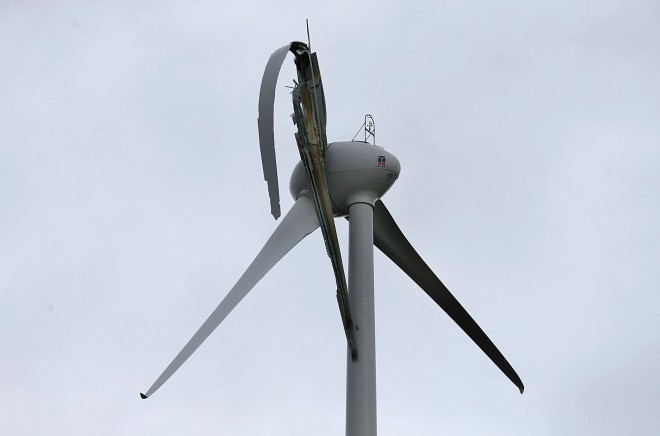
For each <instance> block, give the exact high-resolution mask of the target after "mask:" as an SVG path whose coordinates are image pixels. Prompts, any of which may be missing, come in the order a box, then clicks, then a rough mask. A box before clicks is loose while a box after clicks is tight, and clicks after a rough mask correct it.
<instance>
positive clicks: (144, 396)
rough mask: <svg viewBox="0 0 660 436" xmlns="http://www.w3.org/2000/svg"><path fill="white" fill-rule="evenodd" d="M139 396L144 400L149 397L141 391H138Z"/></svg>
mask: <svg viewBox="0 0 660 436" xmlns="http://www.w3.org/2000/svg"><path fill="white" fill-rule="evenodd" d="M140 398H142V399H143V400H146V399H147V398H149V397H147V396H146V395H144V394H143V393H142V392H140Z"/></svg>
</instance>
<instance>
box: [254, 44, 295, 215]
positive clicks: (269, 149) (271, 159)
mask: <svg viewBox="0 0 660 436" xmlns="http://www.w3.org/2000/svg"><path fill="white" fill-rule="evenodd" d="M290 47H291V44H287V45H285V46H284V47H282V48H279V49H277V50H275V52H273V54H272V55H270V58H269V59H268V63H267V64H266V69H265V70H264V75H263V77H262V79H261V89H260V91H259V117H258V118H257V124H258V125H259V146H260V148H261V165H262V166H263V169H264V180H266V183H267V184H268V196H269V197H270V213H271V214H272V215H273V217H275V219H278V218H279V217H280V214H281V212H280V191H279V184H278V181H277V161H276V158H275V133H274V129H273V107H274V105H275V86H276V85H277V77H278V76H279V75H280V69H281V68H282V63H284V58H286V54H287V53H288V51H289V48H290Z"/></svg>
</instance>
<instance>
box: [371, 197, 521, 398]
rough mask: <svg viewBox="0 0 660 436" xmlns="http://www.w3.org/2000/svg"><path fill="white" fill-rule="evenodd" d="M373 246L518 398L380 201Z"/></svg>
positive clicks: (479, 334)
mask: <svg viewBox="0 0 660 436" xmlns="http://www.w3.org/2000/svg"><path fill="white" fill-rule="evenodd" d="M374 245H375V246H376V247H377V248H378V249H379V250H380V251H382V252H383V253H384V254H385V255H386V256H387V257H389V258H390V259H391V260H392V261H393V262H394V263H395V264H397V265H398V266H399V268H401V269H402V270H403V271H404V272H405V273H406V274H407V275H408V276H409V277H410V278H411V279H413V280H414V281H415V283H417V284H418V285H419V287H420V288H422V289H423V290H424V291H425V292H426V293H427V294H428V295H429V297H431V298H432V299H433V301H435V302H436V303H437V304H438V306H440V307H441V308H442V310H444V311H445V312H446V313H447V315H449V316H450V317H451V319H453V320H454V322H455V323H456V324H458V326H459V327H460V328H461V329H462V330H463V331H464V332H465V333H466V334H467V335H468V336H469V337H470V338H471V339H472V340H473V341H474V342H475V343H476V344H477V346H479V348H481V350H482V351H483V352H484V353H486V355H487V356H488V357H489V358H490V359H491V360H492V361H493V363H495V365H497V367H498V368H499V369H500V370H501V371H502V372H503V373H504V375H506V376H507V377H508V378H509V380H511V381H512V382H513V384H515V385H516V386H517V387H518V389H520V393H521V394H522V393H523V391H524V389H525V387H524V385H523V383H522V380H520V377H518V374H517V373H516V371H515V370H514V369H513V368H512V367H511V365H510V364H509V362H508V361H507V360H506V359H505V358H504V356H503V355H502V353H500V351H499V350H498V349H497V347H496V346H495V344H493V342H492V341H491V340H490V339H489V338H488V336H486V333H484V331H483V330H482V329H481V327H479V325H477V323H476V322H475V321H474V319H472V317H471V316H470V314H468V313H467V311H466V310H465V309H464V308H463V306H461V304H460V303H459V302H458V300H456V298H455V297H454V296H453V295H452V294H451V292H449V290H448V289H447V287H446V286H445V285H444V284H443V283H442V282H441V281H440V279H439V278H438V277H437V276H436V275H435V274H434V273H433V271H432V270H431V268H429V267H428V265H427V264H426V263H425V262H424V260H423V259H422V258H421V257H420V255H419V254H418V253H417V251H415V249H414V248H413V246H412V245H411V244H410V242H408V240H407V239H406V237H405V236H404V235H403V232H401V229H399V226H398V225H397V224H396V222H395V221H394V218H392V215H390V213H389V211H388V210H387V208H386V207H385V205H384V204H383V202H382V201H380V200H379V201H377V202H376V204H375V206H374Z"/></svg>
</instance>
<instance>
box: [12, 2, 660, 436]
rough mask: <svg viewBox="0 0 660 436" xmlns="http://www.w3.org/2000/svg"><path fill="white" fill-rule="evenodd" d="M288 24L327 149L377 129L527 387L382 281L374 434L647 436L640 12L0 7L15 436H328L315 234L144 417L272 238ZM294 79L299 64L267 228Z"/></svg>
mask: <svg viewBox="0 0 660 436" xmlns="http://www.w3.org/2000/svg"><path fill="white" fill-rule="evenodd" d="M305 18H309V19H310V22H311V29H312V46H313V48H314V50H316V51H317V52H318V55H319V62H320V67H321V71H322V72H323V79H324V86H325V90H326V99H327V105H328V137H329V139H330V140H331V141H332V140H346V139H350V138H352V136H353V134H354V133H355V131H356V130H357V128H358V127H359V126H360V124H361V123H362V117H363V116H364V114H365V113H371V114H373V115H374V117H375V120H376V124H377V140H378V141H377V142H378V143H379V144H380V145H382V146H384V147H386V148H387V149H388V150H389V151H391V152H392V153H394V154H395V155H396V156H397V157H398V158H399V160H400V161H401V164H402V174H401V177H400V179H399V181H398V182H397V184H396V185H395V186H394V187H393V188H392V189H391V191H390V192H389V193H388V194H387V195H386V196H385V198H384V201H385V203H386V204H387V206H388V208H389V210H390V211H391V212H392V214H393V215H394V217H395V219H397V221H398V223H399V225H400V226H401V228H402V229H403V230H404V232H405V233H406V235H407V236H408V238H409V240H410V241H411V242H412V243H413V245H414V246H415V247H416V248H417V249H418V251H419V252H420V254H421V255H422V257H424V258H425V260H426V261H427V263H428V264H429V265H430V266H431V267H432V268H433V269H434V271H435V272H436V273H437V274H438V275H439V276H440V278H441V279H442V280H443V281H444V282H445V283H446V284H447V286H448V287H449V288H450V289H451V290H452V291H453V292H454V294H455V295H456V297H457V298H458V299H459V301H461V302H462V303H463V305H464V306H465V307H466V309H467V310H468V311H469V312H470V313H471V314H472V315H473V316H474V318H475V319H476V320H477V322H478V323H479V324H480V325H481V326H482V327H483V329H484V330H485V331H486V333H487V334H488V335H489V336H490V337H491V339H492V340H493V341H494V342H495V344H496V345H497V346H498V347H499V348H500V350H501V351H502V352H503V354H504V355H505V356H506V357H507V358H508V360H509V361H510V362H511V364H512V365H513V367H514V368H515V369H516V370H517V372H518V373H519V374H520V376H521V378H522V379H523V381H524V383H525V386H526V391H525V394H524V395H523V396H520V395H519V394H518V391H517V389H516V388H515V387H514V386H513V385H512V384H511V383H510V382H509V381H508V380H507V379H506V377H504V376H503V375H502V374H501V373H500V372H499V371H498V370H497V368H496V367H495V366H494V365H493V364H492V363H491V362H490V361H489V360H488V359H487V358H486V357H485V356H484V355H483V354H482V353H481V352H480V350H478V348H477V347H476V346H474V344H472V343H471V342H470V341H469V339H468V338H467V337H466V336H465V335H464V334H463V333H462V332H461V331H460V330H459V329H458V328H457V327H456V326H455V325H453V324H452V322H451V321H450V320H449V319H448V318H447V317H446V316H445V315H444V314H443V313H442V311H441V310H440V309H439V308H438V307H436V306H435V305H434V304H433V302H432V301H431V300H430V299H429V298H428V297H427V296H426V295H425V294H424V293H423V292H422V291H421V290H419V289H418V288H416V286H415V285H414V284H413V283H412V281H410V280H409V279H408V278H407V277H406V276H405V275H404V274H403V273H402V272H401V271H399V270H398V269H397V268H396V267H395V266H394V264H392V263H391V262H390V261H389V260H388V259H386V258H385V257H384V256H382V255H381V254H380V253H379V252H378V253H377V254H376V256H375V262H376V323H377V353H378V356H377V359H378V360H377V368H378V412H379V418H378V422H379V434H381V435H401V434H415V435H439V434H454V435H484V434H488V435H540V436H545V435H558V434H561V435H585V434H599V435H620V434H635V435H656V434H658V433H659V432H660V413H659V412H660V372H659V371H658V369H657V368H658V366H659V364H660V334H659V333H658V330H659V329H660V326H659V324H658V321H657V318H658V312H659V311H660V295H659V293H658V285H657V283H659V282H660V272H659V268H658V265H659V264H660V262H659V261H660V230H659V229H660V227H659V225H658V223H659V222H660V193H659V190H658V187H659V186H660V171H658V168H660V122H659V121H658V120H659V119H660V82H659V81H658V77H660V57H659V56H658V53H660V27H658V25H657V23H658V20H659V19H660V6H658V5H657V3H656V2H653V1H650V0H649V1H598V2H596V1H592V2H579V4H578V2H569V1H561V2H533V3H532V2H515V1H507V2H486V1H483V2H472V1H471V2H456V1H442V2H426V3H417V4H414V3H412V2H365V3H360V4H356V3H355V2H335V3H331V2H325V3H323V4H320V5H312V4H311V3H310V2H293V1H290V2H277V5H273V6H266V5H262V4H259V3H258V2H254V1H251V0H247V1H242V2H212V1H196V2H175V1H168V2H139V4H138V2H128V1H115V2H82V1H68V2H67V1H61V2H39V1H9V0H4V1H0V332H1V333H0V355H1V356H2V358H0V422H2V428H3V432H4V433H7V434H16V435H42V434H62V435H72V434H79V435H89V434H104V435H118V434H127V435H133V434H136V435H137V434H172V435H180V434H209V435H210V434H227V435H254V434H268V435H271V434H272V435H289V434H314V435H337V434H343V431H344V404H345V403H344V401H345V399H344V395H345V359H346V356H345V340H344V336H343V330H342V327H341V322H340V318H339V313H338V311H337V307H336V301H335V296H334V292H335V290H334V279H333V277H332V273H331V269H330V265H329V262H328V260H327V257H326V256H325V253H324V249H323V242H322V239H321V235H320V233H318V232H316V233H314V234H312V235H310V237H308V238H307V239H306V240H304V241H303V242H302V243H301V244H300V245H299V246H298V247H296V248H295V249H294V250H293V251H292V252H291V253H290V254H289V255H288V256H287V257H286V258H285V259H284V260H283V261H282V262H281V263H280V264H279V265H277V266H276V267H275V268H274V269H273V271H272V272H271V273H269V275H268V276H267V277H266V279H265V280H264V281H262V282H261V283H260V284H259V285H257V287H256V288H255V289H254V290H253V291H252V292H251V293H250V295H249V296H248V297H247V298H246V299H245V300H244V301H243V302H242V303H241V304H240V305H239V307H238V308H237V309H236V310H235V311H234V312H233V313H232V314H231V315H230V316H229V317H228V318H227V320H226V321H225V322H224V323H223V324H222V325H221V327H220V328H219V329H218V330H217V331H216V332H215V333H214V334H213V335H212V336H211V338H210V339H209V340H208V341H207V343H205V344H204V345H203V346H202V347H201V348H200V349H199V350H198V351H197V353H196V354H195V355H194V356H193V357H192V358H191V359H190V360H189V361H188V362H187V363H186V364H185V365H184V366H183V367H182V369H181V370H180V371H179V372H178V373H177V374H176V375H175V376H174V377H173V378H172V379H171V380H170V381H169V382H168V383H167V384H166V385H165V386H164V387H163V388H162V389H161V390H159V391H158V392H157V394H155V395H154V397H153V398H151V399H149V400H148V401H141V400H140V399H139V398H138V393H139V392H140V391H141V390H144V389H146V388H147V387H148V386H150V384H151V383H152V382H153V381H154V379H155V378H156V377H157V376H158V374H160V372H161V371H162V370H163V369H164V367H165V366H166V365H167V363H169V362H170V360H171V359H172V358H173V357H174V355H175V354H176V353H177V352H178V351H179V350H180V348H181V347H182V346H183V345H184V344H185V342H186V341H187V340H188V339H189V337H190V336H191V335H192V334H193V333H194V331H195V330H196V329H197V328H198V327H199V325H200V324H201V323H202V322H203V321H204V319H205V318H206V316H208V314H209V313H210V312H211V311H212V310H213V308H214V307H215V306H216V305H217V303H218V302H219V301H220V300H221V299H222V297H223V296H224V295H225V293H226V292H227V291H228V290H229V289H230V288H231V286H232V285H233V283H234V282H235V281H236V279H237V278H238V277H239V276H240V275H241V273H242V272H243V271H244V269H245V268H246V267H247V265H248V264H249V263H250V261H251V260H252V259H253V257H254V256H255V255H256V253H257V252H258V250H259V249H260V248H261V246H262V244H263V243H264V242H265V241H266V239H267V238H268V236H269V235H270V233H271V232H272V231H273V229H274V228H275V226H276V223H275V222H274V221H273V219H272V217H271V216H270V213H269V205H268V196H267V190H266V184H265V183H264V182H263V178H262V173H261V163H260V160H259V151H258V144H257V138H258V135H257V124H256V117H257V98H258V92H259V83H260V80H261V75H262V72H263V68H264V66H265V64H266V61H267V59H268V56H269V55H270V53H271V52H272V51H273V50H275V49H276V48H278V47H280V46H282V45H284V44H285V43H287V42H289V41H291V40H301V39H305V38H306V35H305V24H304V23H305V21H304V20H305ZM293 77H294V68H293V65H292V63H291V60H290V59H288V60H287V61H286V62H285V66H284V68H283V72H282V74H281V76H280V78H281V81H280V86H279V89H278V92H277V98H278V100H277V102H276V112H275V123H276V127H275V129H276V147H277V155H278V160H279V168H280V185H281V186H282V191H283V192H282V198H283V202H282V210H283V212H286V211H287V210H288V208H289V207H290V205H291V203H292V200H291V198H290V196H289V195H288V193H287V192H286V187H287V184H288V177H289V175H290V172H291V170H292V169H293V165H294V164H295V163H296V161H297V159H298V157H297V150H296V148H295V145H294V141H293V137H292V134H293V129H294V127H293V125H292V124H291V122H290V119H289V118H288V115H289V113H290V112H291V103H290V99H289V96H288V90H287V89H286V88H284V84H285V82H286V81H288V80H291V79H292V78H293ZM338 226H339V232H340V238H342V239H343V242H345V236H346V235H347V226H346V224H345V223H344V222H343V220H342V222H338Z"/></svg>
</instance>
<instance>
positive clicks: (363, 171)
mask: <svg viewBox="0 0 660 436" xmlns="http://www.w3.org/2000/svg"><path fill="white" fill-rule="evenodd" d="M400 172H401V165H400V164H399V160H398V159H397V158H396V157H395V156H394V155H393V154H392V153H390V152H388V151H386V150H385V149H384V148H382V147H379V146H376V145H372V144H369V143H368V142H362V141H345V142H333V143H331V144H329V145H328V149H327V151H326V162H325V176H326V180H327V183H328V193H329V195H330V200H331V201H332V209H333V213H334V214H335V216H344V215H347V214H348V206H350V205H351V204H353V203H369V204H371V205H373V204H374V202H375V201H376V200H378V199H379V198H381V197H382V196H383V195H384V194H385V193H386V192H387V191H388V190H389V189H390V187H391V186H392V185H393V184H394V182H395V181H396V179H398V178H399V174H400ZM309 189H310V188H309V182H308V180H307V174H306V172H305V167H304V165H303V163H302V161H301V162H298V164H297V165H296V167H295V168H294V169H293V174H292V175H291V181H290V182H289V190H290V191H291V195H292V196H293V198H294V199H297V198H298V197H299V196H300V195H301V194H303V193H305V192H309Z"/></svg>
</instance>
